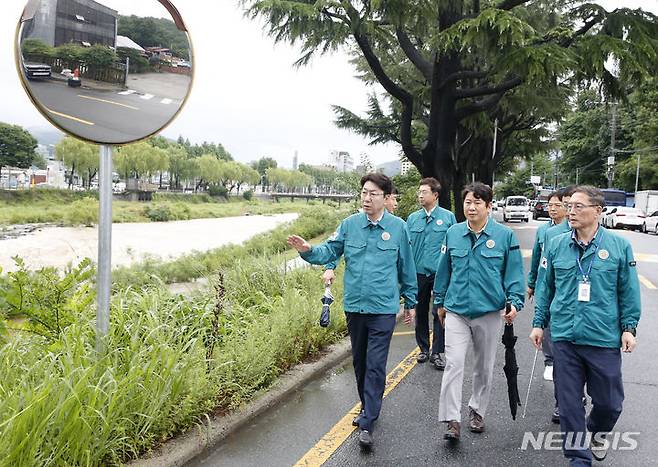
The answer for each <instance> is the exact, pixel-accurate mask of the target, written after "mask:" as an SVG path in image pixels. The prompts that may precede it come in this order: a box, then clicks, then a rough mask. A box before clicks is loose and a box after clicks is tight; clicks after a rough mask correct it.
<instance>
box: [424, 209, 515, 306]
mask: <svg viewBox="0 0 658 467" xmlns="http://www.w3.org/2000/svg"><path fill="white" fill-rule="evenodd" d="M472 239H473V240H474V243H473V244H472V243H471V241H472ZM439 256H440V259H439V267H438V269H437V271H436V277H435V278H434V304H435V305H438V306H439V307H444V308H446V309H447V310H448V311H451V312H453V313H457V314H459V315H463V316H465V317H467V318H478V317H480V316H483V315H485V314H486V313H491V312H497V311H500V310H503V309H505V302H506V301H509V302H510V303H511V304H512V305H514V306H515V307H516V309H517V310H519V311H520V310H521V309H522V308H523V302H524V299H525V279H524V275H523V258H522V257H521V250H520V249H519V242H518V241H517V239H516V236H515V235H514V232H512V229H510V228H509V227H506V226H504V225H501V224H499V223H498V222H496V221H495V220H493V219H492V218H489V220H488V221H487V225H486V226H485V228H484V230H483V231H482V233H481V235H480V237H479V238H478V239H477V240H475V238H474V234H472V233H471V231H470V230H469V228H468V225H467V223H466V222H461V223H459V224H455V225H453V226H452V227H450V228H449V229H448V232H447V233H446V240H445V243H444V244H443V246H442V247H441V254H440V255H439Z"/></svg>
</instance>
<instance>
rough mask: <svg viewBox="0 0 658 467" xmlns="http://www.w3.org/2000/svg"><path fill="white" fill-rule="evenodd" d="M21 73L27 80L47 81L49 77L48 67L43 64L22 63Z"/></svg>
mask: <svg viewBox="0 0 658 467" xmlns="http://www.w3.org/2000/svg"><path fill="white" fill-rule="evenodd" d="M23 71H24V72H25V76H26V77H27V79H49V78H50V75H51V72H50V65H46V64H45V63H36V62H26V61H23Z"/></svg>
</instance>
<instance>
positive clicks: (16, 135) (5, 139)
mask: <svg viewBox="0 0 658 467" xmlns="http://www.w3.org/2000/svg"><path fill="white" fill-rule="evenodd" d="M36 147H37V140H35V139H34V138H33V137H32V135H31V134H30V133H28V132H27V131H26V130H24V129H23V128H22V127H20V126H18V125H8V124H7V123H2V122H0V175H1V174H2V168H3V167H5V166H11V167H20V168H28V167H29V166H30V164H32V162H33V161H34V160H35V159H36V158H37V154H36V153H35V152H34V150H35V149H36Z"/></svg>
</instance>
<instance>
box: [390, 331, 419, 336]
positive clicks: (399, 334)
mask: <svg viewBox="0 0 658 467" xmlns="http://www.w3.org/2000/svg"><path fill="white" fill-rule="evenodd" d="M412 334H413V335H416V331H398V332H394V333H393V335H394V336H411V335H412Z"/></svg>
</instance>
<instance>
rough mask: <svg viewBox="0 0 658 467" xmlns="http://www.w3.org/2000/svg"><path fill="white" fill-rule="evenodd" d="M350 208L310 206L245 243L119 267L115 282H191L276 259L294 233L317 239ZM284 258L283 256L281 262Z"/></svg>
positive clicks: (118, 285)
mask: <svg viewBox="0 0 658 467" xmlns="http://www.w3.org/2000/svg"><path fill="white" fill-rule="evenodd" d="M348 213H349V208H343V209H335V208H332V207H326V208H320V207H316V206H314V207H309V208H304V209H301V210H300V217H299V218H298V219H297V220H295V221H294V222H293V223H292V224H290V225H283V226H280V227H277V228H276V229H274V230H272V231H270V232H267V233H263V234H259V235H256V236H254V237H252V238H251V239H249V240H247V241H246V242H245V243H244V244H243V245H242V246H238V245H226V246H224V247H221V248H216V249H214V250H209V251H204V252H196V253H192V254H189V255H183V256H181V257H180V258H178V259H176V260H174V261H162V260H158V259H154V258H147V259H145V260H144V261H142V262H141V263H139V264H136V265H133V266H129V267H119V268H116V269H115V270H114V272H113V275H112V282H113V284H114V287H115V288H117V289H121V288H125V287H145V286H149V285H152V284H157V283H165V284H170V283H176V282H188V281H191V280H193V279H199V278H202V277H206V278H208V277H210V276H212V274H213V273H214V271H221V270H224V269H226V268H229V267H231V265H233V264H235V263H236V262H239V261H241V259H240V258H242V257H249V258H276V257H277V255H280V254H282V253H284V252H286V251H287V248H288V247H287V246H286V239H287V237H288V235H290V234H293V233H294V234H297V235H301V236H302V237H304V238H306V239H311V238H315V237H317V236H319V235H322V234H324V233H327V232H331V231H333V230H334V229H335V228H336V226H337V225H338V223H339V222H340V220H341V219H343V218H344V217H346V216H347V214H348ZM283 262H284V260H283V259H282V258H279V263H280V264H283Z"/></svg>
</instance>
